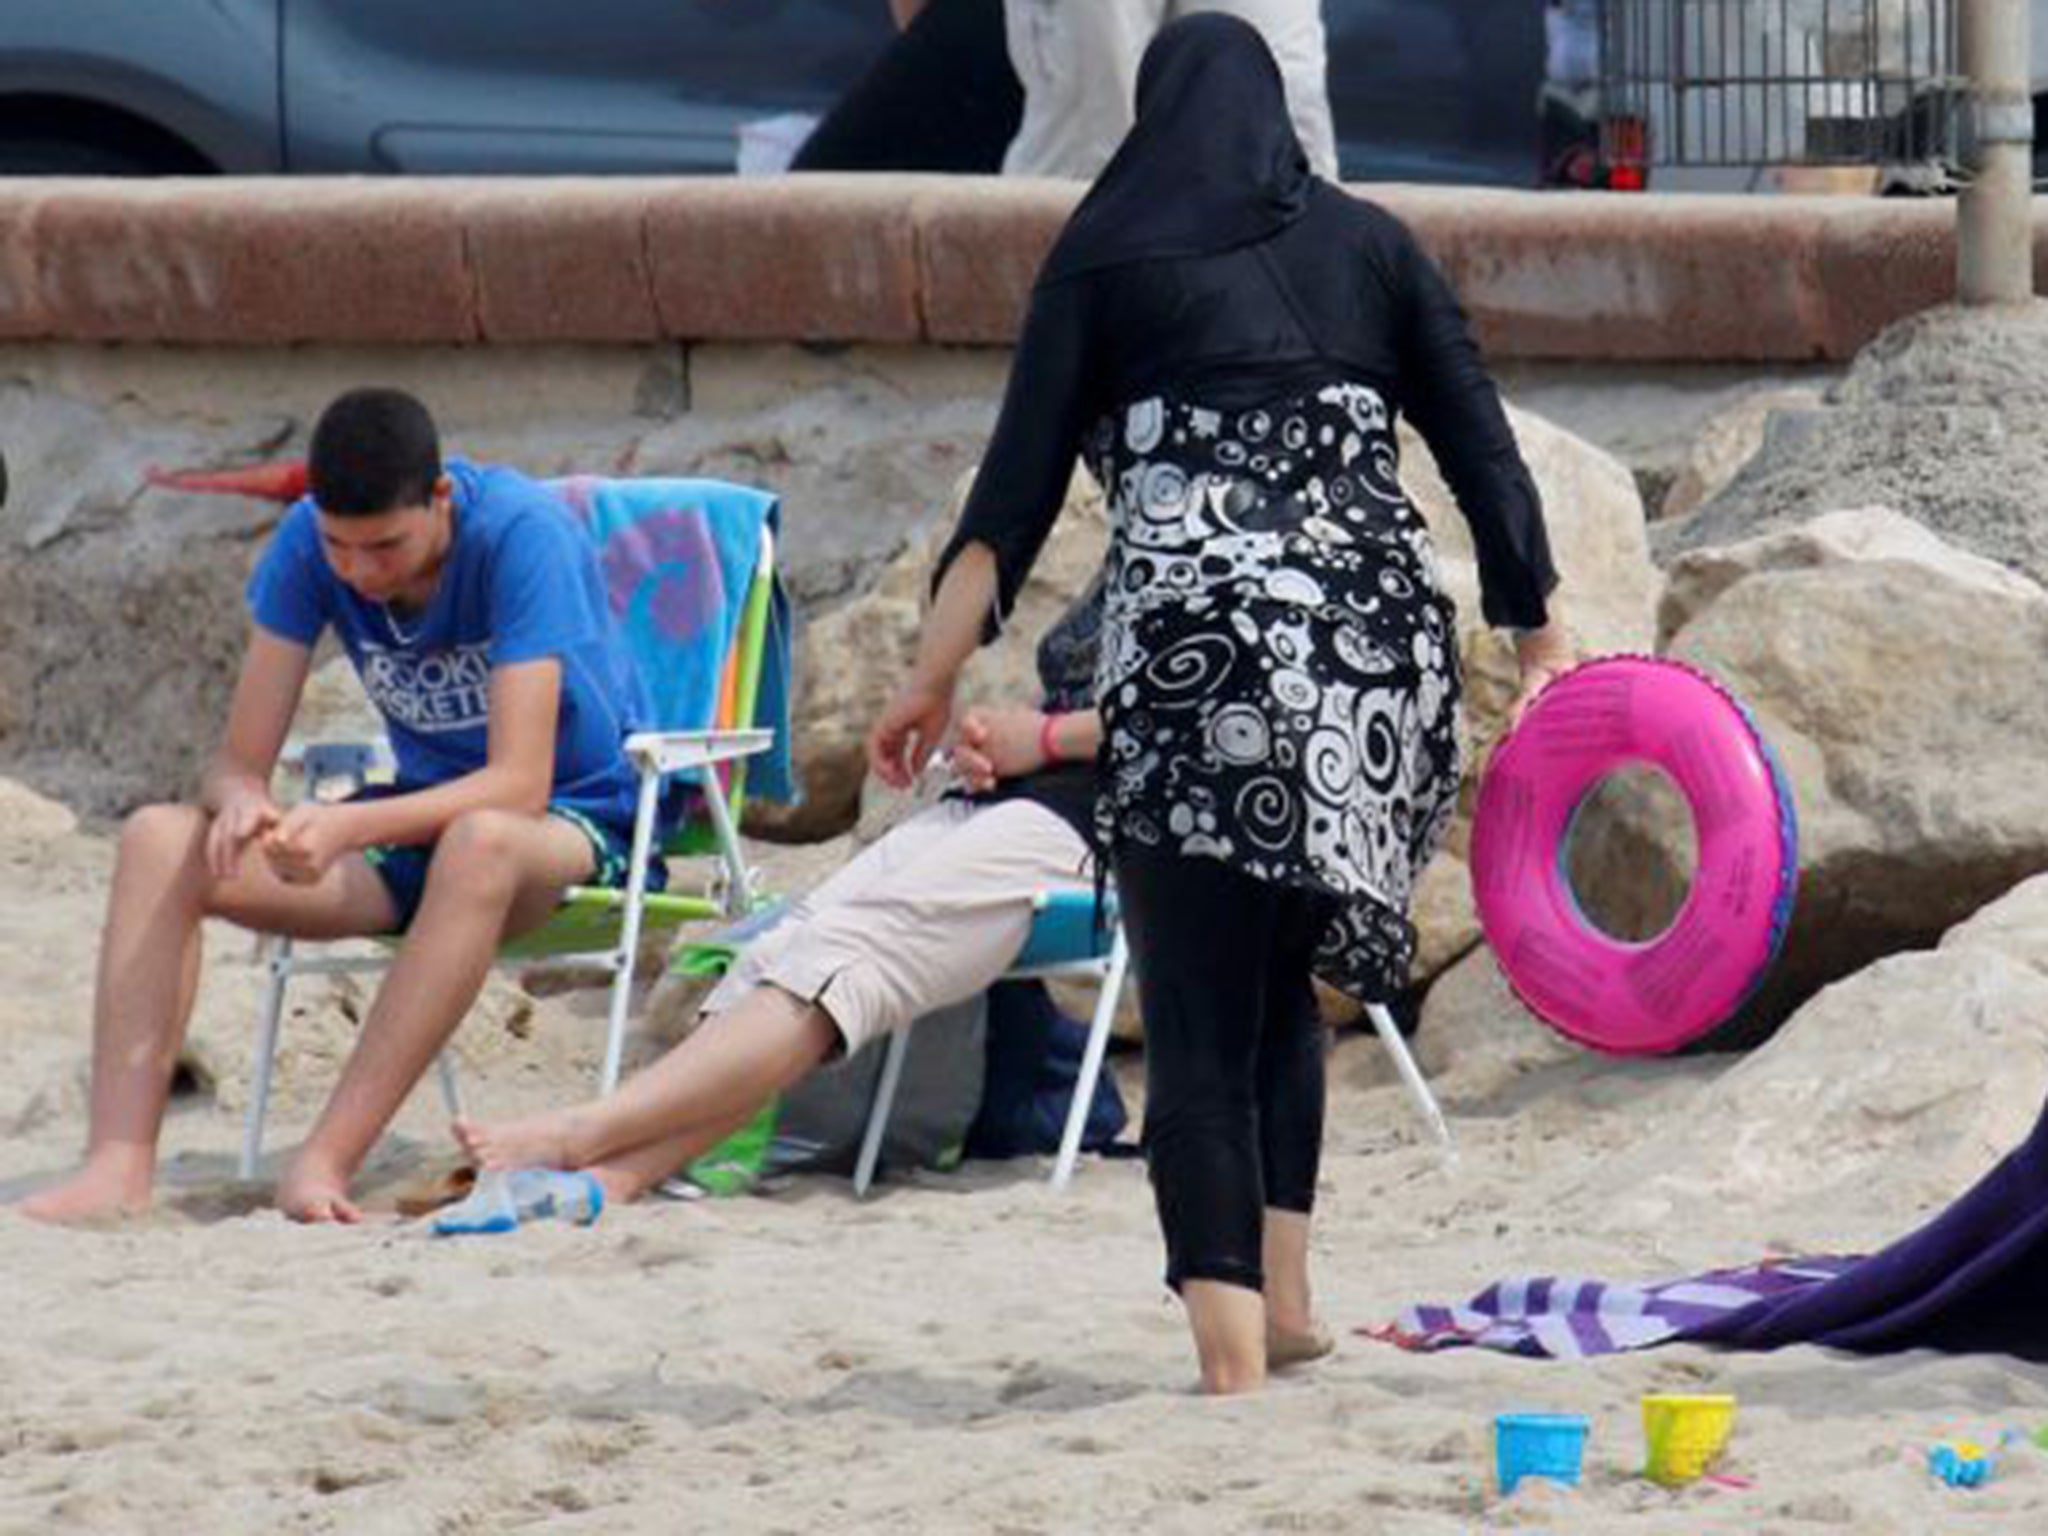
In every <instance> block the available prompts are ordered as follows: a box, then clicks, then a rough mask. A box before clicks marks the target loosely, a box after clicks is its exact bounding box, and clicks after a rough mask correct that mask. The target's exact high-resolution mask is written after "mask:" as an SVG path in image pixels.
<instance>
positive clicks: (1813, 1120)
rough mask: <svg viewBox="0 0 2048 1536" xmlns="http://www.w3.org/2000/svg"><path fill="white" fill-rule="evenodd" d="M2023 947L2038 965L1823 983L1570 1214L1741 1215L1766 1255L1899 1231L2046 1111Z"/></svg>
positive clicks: (1927, 966) (1961, 950)
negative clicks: (1775, 1250)
mask: <svg viewBox="0 0 2048 1536" xmlns="http://www.w3.org/2000/svg"><path fill="white" fill-rule="evenodd" d="M2030 947H2031V948H2033V949H2034V950H2035V953H2034V955H2033V958H2032V960H2031V963H2029V962H2027V961H2023V960H2022V959H2020V958H2018V957H2016V956H2015V955H2013V954H2011V953H2008V952H2005V951H2002V950H2000V949H1998V948H1995V947H1993V946H1991V945H1989V944H1969V945H1960V946H1957V947H1955V948H1950V947H1947V946H1944V947H1943V948H1942V949H1941V950H1940V951H1938V952H1936V953H1921V954H1908V955H1894V956H1892V957H1890V958H1888V959H1885V960H1881V961H1879V962H1878V963H1877V964H1875V965H1873V966H1871V967H1869V968H1868V969H1867V970H1864V971H1860V972H1858V973H1857V974H1856V975H1855V976H1852V977H1850V978H1849V979H1848V980H1846V981H1842V982H1839V983H1837V984H1836V985H1834V986H1831V987H1829V988H1827V989H1826V990H1825V991H1823V992H1822V993H1820V994H1819V995H1818V996H1817V997H1815V998H1814V999H1813V1000H1812V1001H1811V1002H1809V1003H1807V1004H1806V1006H1805V1007H1803V1008H1801V1009H1800V1010H1799V1011H1798V1012H1797V1013H1796V1014H1795V1015H1794V1016H1793V1017H1792V1018H1791V1019H1790V1020H1789V1021H1787V1023H1786V1024H1785V1026H1784V1028H1783V1029H1782V1030H1781V1031H1779V1033H1778V1034H1777V1036H1776V1037H1775V1038H1774V1039H1772V1040H1771V1041H1770V1043H1769V1044H1767V1045H1765V1046H1763V1047H1762V1048H1761V1049H1759V1050H1757V1051H1756V1052H1754V1053H1753V1054H1751V1055H1750V1056H1749V1057H1747V1058H1746V1059H1744V1060H1743V1061H1742V1062H1741V1063H1739V1064H1738V1065H1737V1066H1735V1067H1734V1068H1733V1069H1732V1070H1730V1071H1728V1072H1726V1073H1724V1074H1723V1075H1722V1076H1720V1077H1719V1078H1717V1079H1715V1080H1714V1081H1713V1082H1712V1083H1710V1084H1708V1085H1707V1086H1706V1087H1704V1088H1703V1089H1701V1090H1700V1091H1699V1092H1698V1093H1697V1094H1696V1095H1694V1096H1693V1097H1692V1098H1691V1099H1690V1100H1689V1102H1688V1103H1687V1105H1686V1107H1685V1111H1684V1113H1683V1114H1682V1115H1678V1116H1674V1117H1671V1119H1669V1120H1668V1121H1667V1122H1666V1123H1663V1124H1660V1125H1659V1126H1658V1127H1657V1129H1656V1131H1655V1132H1654V1133H1653V1134H1651V1135H1649V1136H1647V1137H1645V1138H1644V1139H1643V1140H1642V1141H1641V1142H1640V1143H1639V1144H1638V1145H1637V1146H1636V1147H1635V1148H1634V1149H1633V1150H1632V1151H1629V1152H1624V1153H1622V1154H1620V1155H1617V1156H1614V1157H1611V1158H1609V1159H1606V1160H1604V1161H1603V1164H1602V1166H1601V1167H1600V1168H1598V1169H1597V1170H1596V1171H1595V1172H1594V1173H1593V1174H1592V1175H1591V1177H1590V1178H1589V1180H1588V1181H1587V1184H1586V1185H1585V1186H1584V1187H1583V1188H1582V1190H1581V1191H1580V1192H1579V1197H1578V1198H1577V1199H1575V1200H1573V1201H1571V1202H1570V1203H1571V1204H1572V1205H1574V1206H1575V1207H1577V1208H1579V1209H1580V1210H1582V1211H1583V1212H1584V1213H1585V1214H1586V1219H1587V1221H1588V1223H1589V1224H1594V1225H1596V1226H1601V1227H1606V1228H1609V1229H1611V1230H1621V1231H1643V1230H1661V1231H1667V1232H1672V1233H1675V1234H1676V1233H1683V1232H1684V1231H1685V1230H1686V1228H1687V1224H1688V1220H1689V1213H1692V1212H1697V1211H1703V1210H1726V1209H1739V1210H1741V1211H1743V1212H1744V1213H1745V1218H1746V1219H1747V1220H1749V1221H1750V1222H1751V1226H1750V1230H1751V1232H1752V1233H1753V1234H1754V1240H1755V1243H1756V1245H1757V1246H1758V1247H1765V1246H1770V1247H1781V1248H1790V1249H1792V1250H1794V1251H1801V1250H1803V1251H1805V1252H1809V1253H1810V1252H1815V1251H1820V1252H1827V1251H1831V1250H1832V1251H1837V1252H1840V1251H1844V1250H1847V1251H1856V1250H1862V1249H1866V1248H1869V1247H1871V1246H1873V1245H1876V1244H1880V1243H1883V1242H1886V1241H1888V1240H1890V1239H1891V1238H1894V1237H1897V1236H1900V1235H1902V1234H1903V1233H1904V1232H1905V1231H1906V1230H1908V1229H1909V1228H1910V1227H1911V1226H1912V1225H1913V1224H1914V1223H1915V1222H1916V1221H1918V1220H1921V1219H1923V1218H1924V1217H1926V1216H1927V1215H1929V1214H1931V1213H1932V1212H1934V1211H1936V1210H1938V1209H1940V1208H1941V1207H1942V1206H1944V1205H1946V1204H1947V1203H1948V1202H1949V1201H1951V1200H1953V1199H1955V1197H1956V1196H1958V1195H1960V1194H1961V1193H1962V1192H1963V1191H1964V1190H1965V1189H1967V1188H1968V1187H1969V1186H1970V1184H1972V1183H1973V1182H1974V1181H1975V1180H1976V1179H1978V1178H1979V1177H1980V1176H1982V1174H1983V1173H1984V1171H1985V1170H1986V1169H1987V1168H1989V1167H1990V1166H1991V1165H1992V1163H1994V1162H1996V1161H1997V1160H1998V1158H1999V1157H2000V1156H2002V1155H2003V1154H2004V1153H2006V1152H2008V1151H2010V1150H2011V1149H2012V1148H2013V1147H2014V1146H2015V1145H2016V1144H2018V1142H2019V1141H2020V1140H2021V1139H2022V1138H2023V1137H2024V1136H2025V1135H2026V1134H2027V1131H2028V1129H2029V1128H2030V1127H2031V1126H2032V1125H2033V1123H2034V1119H2035V1117H2036V1115H2037V1114H2038V1113H2039V1112H2040V1109H2041V1104H2042V1096H2043V1093H2044V1092H2048V977H2044V976H2043V974H2042V972H2041V969H2040V966H2041V960H2042V957H2041V956H2040V954H2039V953H2038V950H2039V943H2038V939H2037V940H2036V943H2035V944H2034V945H2033V946H2030ZM1682 1241H1683V1240H1682V1239H1681V1244H1682ZM1696 1257H1705V1256H1704V1255H1700V1256H1696ZM1719 1257H1720V1258H1722V1259H1723V1260H1726V1259H1736V1258H1740V1257H1742V1255H1740V1254H1722V1255H1720V1256H1719ZM1691 1261H1693V1258H1691V1257H1688V1258H1686V1259H1684V1260H1682V1261H1681V1262H1691Z"/></svg>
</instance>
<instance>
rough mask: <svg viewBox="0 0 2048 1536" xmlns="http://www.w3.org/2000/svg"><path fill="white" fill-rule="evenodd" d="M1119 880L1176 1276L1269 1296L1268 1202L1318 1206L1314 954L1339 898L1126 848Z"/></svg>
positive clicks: (1158, 1194)
mask: <svg viewBox="0 0 2048 1536" xmlns="http://www.w3.org/2000/svg"><path fill="white" fill-rule="evenodd" d="M1116 879H1117V890H1118V893H1119V899H1120V901H1121V904H1122V908H1123V917H1124V928H1125V932H1126V933H1127V934H1128V936H1129V938H1130V943H1131V956H1132V960H1133V962H1134V963H1135V964H1136V966H1137V970H1138V986H1139V989H1140V993H1141V995H1142V998H1143V1001H1144V1013H1145V1155H1146V1158H1147V1160H1148V1162H1149V1163H1150V1165H1151V1169H1152V1193H1153V1198H1154V1199H1155V1200H1156V1201H1157V1202H1158V1206H1159V1225H1160V1229H1161V1230H1162V1231H1163V1232H1164V1234H1165V1237H1166V1283H1167V1284H1168V1285H1169V1286H1171V1287H1173V1289H1174V1290H1176V1291H1178V1290H1179V1289H1180V1287H1181V1284H1182V1282H1184V1281H1187V1280H1220V1281H1223V1282H1225V1283H1227V1284H1231V1285H1241V1286H1244V1287H1246V1288H1247V1289H1249V1290H1260V1289H1262V1288H1263V1286H1264V1283H1265V1268H1264V1264H1263V1259H1262V1252H1261V1250H1262V1242H1261V1239H1262V1237H1263V1234H1264V1230H1265V1215H1264V1213H1265V1209H1266V1208H1267V1207H1268V1206H1271V1207H1273V1208H1275V1209H1278V1210H1283V1211H1299V1212H1301V1213H1302V1214H1304V1215H1306V1214H1307V1213H1308V1211H1309V1209H1310V1208H1311V1206H1313V1204H1314V1202H1315V1191H1316V1171H1317V1169H1318V1167H1319V1166H1320V1164H1321V1160H1322V1151H1323V1052H1324V1037H1323V1027H1322V1022H1321V1020H1320V1018H1319V1017H1318V1016H1317V1013H1316V1003H1315V992H1314V989H1313V988H1312V987H1311V985H1310V983H1309V961H1310V959H1311V958H1312V957H1313V955H1314V953H1315V946H1316V941H1317V939H1318V938H1319V937H1320V934H1321V930H1322V928H1323V926H1324V922H1325V920H1326V919H1327V916H1328V914H1329V910H1330V906H1329V903H1330V900H1331V898H1329V897H1326V896H1323V895H1320V894H1318V893H1316V892H1312V891H1304V890H1299V889H1293V888H1289V887H1284V886H1277V885H1270V884H1267V883H1266V882H1264V881H1261V880H1255V879H1253V878H1252V877H1251V876H1249V875H1246V874H1241V873H1240V872H1239V871H1237V870H1235V869H1233V868H1231V867H1230V866H1229V865H1227V864H1225V863H1223V862H1222V861H1221V860H1218V859H1208V858H1189V857H1184V856H1181V855H1178V854H1169V853H1156V852H1147V851H1144V850H1141V849H1126V850H1124V851H1121V852H1120V853H1119V854H1118V856H1117V859H1116Z"/></svg>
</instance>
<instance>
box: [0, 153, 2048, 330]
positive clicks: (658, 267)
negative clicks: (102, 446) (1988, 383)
mask: <svg viewBox="0 0 2048 1536" xmlns="http://www.w3.org/2000/svg"><path fill="white" fill-rule="evenodd" d="M1353 190H1354V191H1356V192H1358V193H1360V194H1361V195H1370V196H1372V197H1373V198H1375V199H1377V200H1378V201H1380V202H1383V203H1384V204H1386V205H1387V206H1388V207H1390V208H1391V209H1393V210H1394V211H1395V212H1397V213H1399V214H1400V215H1401V216H1402V217H1403V218H1405V219H1407V220H1408V221H1409V222H1410V224H1411V225H1412V226H1413V227H1414V229H1415V231H1416V233H1417V234H1418V236H1419V237H1420V238H1421V240H1422V241H1423V243H1424V244H1425V245H1426V246H1427V247H1428V248H1429V249H1430V250H1431V251H1432V252H1433V253H1434V254H1435V255H1436V257H1437V258H1438V259H1439V260H1440V261H1441V262H1442V264H1443V265H1444V267H1445V269H1446V270H1447V272H1448V273H1449V274H1450V276H1451V279H1452V281H1453V282H1454V283H1455V284H1456V285H1457V287H1458V289H1459V291H1460V293H1461V294H1462V295H1463V297H1464V299H1465V302H1466V304H1467V306H1468V307H1469V309H1470V310H1471V312H1472V316H1473V319H1474V321H1475V323H1476V325H1477V327H1478V330H1479V334H1480V339H1481V341H1482V343H1483V344H1484V346H1485V347H1486V349H1487V350H1488V352H1489V354H1490V355H1492V356H1494V357H1496V358H1580V359H1657V360H1668V361H1695V362H1704V361H1722V362H1731V361H1732V362H1792V361H1802V360H1817V359H1841V358H1845V357H1847V356H1849V355H1851V354H1852V353H1853V352H1854V351H1855V350H1856V349H1857V348H1858V347H1859V346H1861V345H1862V344H1863V343H1864V342H1865V341H1867V340H1868V339H1870V338H1871V337H1872V336H1874V335H1875V334H1876V333H1877V332H1878V331H1879V330H1880V329H1882V328H1883V327H1884V326H1885V325H1886V324H1888V323H1890V322H1891V321H1893V320H1895V319H1897V318H1899V317H1900V316H1901V315H1903V314H1907V313H1910V312H1912V311H1914V310H1917V309H1920V308H1924V307H1926V306H1927V305H1930V304H1933V303H1937V302H1939V301H1940V300H1941V299H1943V298H1944V297H1946V296H1947V295H1948V293H1949V292H1950V290H1951V288H1952V272H1953V267H1954V254H1953V253H1954V234H1953V226H1954V218H1953V214H1954V209H1953V205H1952V204H1951V203H1949V202H1946V201H1928V202H1909V201H1887V202H1867V201H1862V200H1852V199H1829V198H1798V197H1774V198H1755V197H1714V196H1683V195H1671V196H1666V195H1657V196H1650V197H1626V196H1614V195H1611V194H1598V193H1584V194H1577V193H1555V194H1537V193H1527V192H1511V191H1491V190H1475V189H1469V188H1441V187H1436V188H1421V187H1374V188H1356V189H1353ZM1076 193H1077V188H1076V187H1075V186H1074V185H1072V184H1070V183H1061V182H1033V181H1002V180H991V179H984V178H975V177H919V176H900V177H899V176H873V177H854V176H802V177H784V178H778V179H772V180H766V181H712V180H689V179H660V180H655V179H617V180H585V181H577V180H559V179H556V180H544V181H543V180H526V179H490V180H464V179H449V180H443V179H420V178H392V179H389V180H383V179H370V178H348V177H341V178H327V179H275V180H270V179H202V180H177V179H171V180H162V181H151V182H140V183H138V182H120V181H61V180H59V181H21V182H13V183H9V184H6V185H4V187H0V341H8V340H12V341H81V340H88V341H121V342H151V343H168V344H176V345H187V344H202V343H227V344H232V345H256V346H275V345H280V344H290V343H300V342H323V343H346V344H374V343H399V344H404V345H412V346H436V345H443V346H445V345H451V344H453V345H461V344H469V343H477V342H485V343H499V344H513V343H518V344H530V343H544V342H545V343H612V344H618V343H636V342H655V341H662V340H677V341H687V342H695V341H803V342H825V343H841V342H880V343H893V344H903V345H918V346H923V345H940V346H944V345H951V344H968V345H976V344H988V343H1003V342H1007V341H1009V340H1010V339H1011V338H1012V337H1013V335H1014V334H1015V330H1016V325H1017V321H1018V317H1019V315H1020V314H1021V312H1022V306H1023V302H1024V298H1025V295H1026V294H1027V293H1028V291H1029V288H1030V283H1031V279H1032V276H1033V274H1034V273H1035V271H1036V269H1037V266H1038V262H1039V260H1040V258H1041V257H1042V255H1043V254H1044V251H1045V249H1046V247H1047V246H1048V245H1049V244H1050V242H1051V240H1052V238H1053V236H1054V234H1055V233H1056V231H1057V230H1058V228H1059V225H1060V222H1061V220H1062V219H1063V218H1064V217H1065V216H1066V214H1067V212H1068V210H1069V209H1070V208H1071V207H1072V205H1073V202H1074V199H1075V196H1076ZM2037 229H2038V230H2039V231H2040V232H2041V236H2042V238H2041V249H2042V251H2043V265H2044V269H2048V220H2044V222H2043V223H2041V224H2038V225H2037Z"/></svg>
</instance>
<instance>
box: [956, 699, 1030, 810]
mask: <svg viewBox="0 0 2048 1536" xmlns="http://www.w3.org/2000/svg"><path fill="white" fill-rule="evenodd" d="M1044 728H1045V716H1044V714H1042V713H1041V712H1040V711H1038V710H1035V709H1023V708H1020V707H1018V706H1017V705H1014V704H1012V705H1005V706H1003V707H1001V708H996V709H987V708H977V709H970V710H969V711H968V712H967V715H966V718H964V719H963V720H961V722H960V739H959V740H958V741H956V742H955V743H954V744H953V767H954V769H955V770H956V771H957V772H958V773H959V774H960V776H961V778H963V779H964V780H966V782H967V787H968V788H969V789H971V790H975V791H977V792H981V791H985V790H990V789H993V788H995V786H996V781H997V780H998V779H1015V778H1020V777H1022V776H1023V775H1024V774H1027V773H1036V772H1037V771H1038V770H1039V769H1040V768H1043V767H1044V766H1045V754H1044V752H1042V751H1040V750H1039V745H1038V744H1039V742H1040V740H1041V739H1042V737H1043V731H1044Z"/></svg>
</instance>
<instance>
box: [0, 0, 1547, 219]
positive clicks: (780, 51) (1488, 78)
mask: <svg viewBox="0 0 2048 1536" xmlns="http://www.w3.org/2000/svg"><path fill="white" fill-rule="evenodd" d="M1324 9H1325V16H1326V20H1327V24H1328V31H1329V55H1330V94H1331V103H1332V109H1333V112H1334V115H1335V119H1336V127H1337V135H1338V139H1339V141H1340V143H1339V149H1340V157H1341V160H1342V164H1343V169H1344V172H1345V174H1346V175H1347V176H1349V177H1352V178H1354V179H1376V180H1385V179H1400V180H1424V181H1496V182H1527V181H1529V180H1531V179H1532V177H1533V173H1534V166H1535V158H1536V149H1535V96H1536V86H1537V81H1538V77H1539V76H1540V75H1541V72H1542V28H1541V21H1540V18H1539V16H1538V14H1537V7H1536V6H1535V5H1534V4H1532V3H1531V0H1457V3H1455V4H1447V3H1445V0H1328V3H1327V4H1326V5H1325V8H1324ZM889 36H890V24H889V19H888V6H887V5H886V4H885V0H575V3H573V4H563V3H556V0H5V3H4V4H0V173H8V172H13V173H21V172H29V173H34V172H48V173H64V172H72V173H111V174H120V173H150V172H206V171H223V172H462V173H475V172H520V173H593V172H724V171H730V170H732V169H733V166H734V160H735V150H736V145H737V142H738V134H739V129H740V126H741V125H742V124H744V123H748V122H750V121H758V120H761V119H766V118H771V117H775V116H779V115H782V114H788V113H804V114H816V113H820V112H823V111H824V110H825V108H826V107H828V106H829V105H830V104H831V102H832V101H833V100H834V99H835V98H836V97H837V96H838V95H839V93H840V92H841V91H843V90H844V89H845V88H846V87H847V85H848V84H850V83H851V82H852V81H853V80H854V79H856V78H857V77H858V76H859V74H860V72H861V71H862V70H863V69H865V68H866V67H867V65H868V63H869V62H870V61H871V60H872V59H873V58H874V56H875V55H876V53H877V52H878V51H879V50H880V49H881V48H882V47H883V46H884V45H885V44H886V43H887V41H888V39H889Z"/></svg>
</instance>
